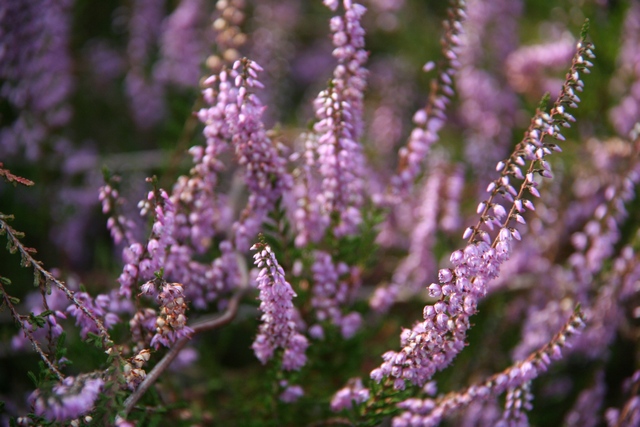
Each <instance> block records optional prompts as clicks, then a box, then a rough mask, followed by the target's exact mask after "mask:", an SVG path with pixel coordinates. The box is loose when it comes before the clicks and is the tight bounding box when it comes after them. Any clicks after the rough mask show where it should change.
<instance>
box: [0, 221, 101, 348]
mask: <svg viewBox="0 0 640 427" xmlns="http://www.w3.org/2000/svg"><path fill="white" fill-rule="evenodd" d="M4 218H5V216H4V215H0V230H4V231H5V232H6V233H7V239H9V240H10V242H11V243H12V244H13V247H15V248H17V249H18V250H19V251H20V255H21V257H22V262H23V265H25V266H28V265H29V264H30V265H31V266H32V267H33V269H34V270H35V271H36V273H37V274H40V275H41V276H44V278H45V280H46V282H51V283H54V284H55V285H56V287H57V288H58V289H60V290H61V291H62V292H64V294H65V295H66V296H67V298H68V299H69V300H70V301H71V302H73V304H74V305H75V306H76V307H78V309H80V310H81V311H82V313H84V315H85V316H87V317H88V318H89V319H91V320H92V321H93V322H94V323H95V325H96V328H98V331H99V333H100V336H101V337H102V339H103V344H104V346H105V347H107V348H110V347H113V341H111V337H110V336H109V333H108V332H107V330H106V329H105V327H104V325H103V324H102V322H101V321H100V320H99V319H98V318H97V317H96V316H95V315H94V314H93V313H91V312H90V311H89V309H87V307H85V305H84V304H82V303H81V302H80V301H78V299H77V298H76V297H75V295H74V294H73V291H72V290H70V289H69V288H67V287H66V286H65V284H64V283H63V282H62V281H60V280H58V279H57V278H56V277H54V276H53V274H51V273H50V272H49V271H47V270H46V269H45V268H44V267H42V264H41V263H40V261H38V260H36V259H35V258H33V257H32V256H31V252H35V250H34V249H31V248H27V247H25V246H24V245H23V244H22V242H21V241H20V239H19V238H18V236H17V234H18V232H17V231H16V230H14V229H13V228H12V227H11V226H10V225H9V224H8V223H7V222H6V221H4Z"/></svg>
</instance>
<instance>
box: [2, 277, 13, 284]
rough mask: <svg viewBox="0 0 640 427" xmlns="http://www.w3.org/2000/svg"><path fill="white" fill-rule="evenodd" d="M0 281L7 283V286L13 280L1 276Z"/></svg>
mask: <svg viewBox="0 0 640 427" xmlns="http://www.w3.org/2000/svg"><path fill="white" fill-rule="evenodd" d="M0 283H1V284H3V285H5V286H8V285H10V284H11V280H9V278H8V277H3V276H0Z"/></svg>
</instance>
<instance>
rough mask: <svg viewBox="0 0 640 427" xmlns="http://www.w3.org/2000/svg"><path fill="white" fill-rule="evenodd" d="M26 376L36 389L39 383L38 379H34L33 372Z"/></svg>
mask: <svg viewBox="0 0 640 427" xmlns="http://www.w3.org/2000/svg"><path fill="white" fill-rule="evenodd" d="M27 376H28V377H29V378H31V381H33V384H34V385H35V386H36V388H38V385H39V384H40V381H38V378H37V377H36V375H35V374H34V373H33V372H31V371H29V372H27Z"/></svg>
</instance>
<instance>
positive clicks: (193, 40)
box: [154, 0, 207, 88]
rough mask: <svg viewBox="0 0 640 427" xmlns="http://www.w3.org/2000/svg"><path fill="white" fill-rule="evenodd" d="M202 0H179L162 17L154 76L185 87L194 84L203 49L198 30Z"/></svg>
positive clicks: (203, 43) (198, 77) (200, 21)
mask: <svg viewBox="0 0 640 427" xmlns="http://www.w3.org/2000/svg"><path fill="white" fill-rule="evenodd" d="M203 6H204V2H203V1H202V0H182V1H181V2H180V4H179V5H178V7H176V9H175V10H174V11H173V13H172V14H171V15H170V16H169V17H168V18H166V20H165V22H164V25H163V26H164V29H163V31H162V38H161V41H160V51H161V55H162V59H161V61H160V62H159V63H158V64H157V65H156V67H155V69H154V78H155V79H156V80H159V81H161V82H163V83H173V84H175V85H178V86H184V87H188V88H192V87H196V85H197V84H198V80H199V79H200V66H201V64H202V62H203V58H204V56H205V54H206V52H207V46H206V43H205V37H204V34H202V33H203V32H204V31H202V27H204V25H202V21H203V20H202V18H203V16H202V14H201V11H202V9H203Z"/></svg>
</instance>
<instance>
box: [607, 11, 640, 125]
mask: <svg viewBox="0 0 640 427" xmlns="http://www.w3.org/2000/svg"><path fill="white" fill-rule="evenodd" d="M622 34H623V40H624V41H623V44H622V47H621V48H620V53H619V58H618V61H619V63H620V68H619V70H618V72H617V73H618V76H616V77H617V78H616V79H614V80H612V84H613V85H615V86H616V87H615V89H616V90H617V91H618V92H621V93H624V94H625V95H624V96H623V98H622V99H621V100H620V103H619V104H618V105H617V106H616V107H614V108H612V109H611V111H610V112H609V116H610V120H611V122H612V123H613V125H614V127H615V128H616V131H617V132H618V135H620V136H622V137H627V136H628V135H629V132H631V130H632V129H633V128H634V126H635V125H636V123H638V117H640V66H639V63H640V51H639V50H638V42H639V41H640V5H639V4H638V3H633V2H632V3H631V4H630V5H629V11H628V12H627V14H626V17H625V20H624V27H623V31H622ZM624 81H630V87H621V86H622V82H624Z"/></svg>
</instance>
